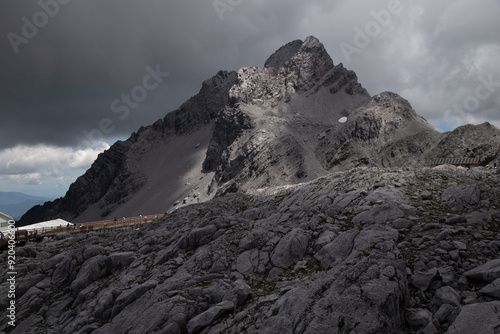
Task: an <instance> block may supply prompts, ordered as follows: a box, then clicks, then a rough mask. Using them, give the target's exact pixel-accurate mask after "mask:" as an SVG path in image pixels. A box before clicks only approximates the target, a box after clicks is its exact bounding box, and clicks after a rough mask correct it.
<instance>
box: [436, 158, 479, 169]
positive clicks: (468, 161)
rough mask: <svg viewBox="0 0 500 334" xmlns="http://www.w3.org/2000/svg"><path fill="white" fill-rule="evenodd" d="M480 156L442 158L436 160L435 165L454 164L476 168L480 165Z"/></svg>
mask: <svg viewBox="0 0 500 334" xmlns="http://www.w3.org/2000/svg"><path fill="white" fill-rule="evenodd" d="M480 162H481V160H480V159H479V158H442V159H436V160H434V162H433V164H434V166H439V165H453V166H457V167H465V168H474V167H477V166H479V163H480Z"/></svg>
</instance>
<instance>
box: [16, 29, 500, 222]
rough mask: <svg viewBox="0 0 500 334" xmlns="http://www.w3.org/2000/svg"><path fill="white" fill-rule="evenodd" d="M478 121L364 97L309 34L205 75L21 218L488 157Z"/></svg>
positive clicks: (120, 212) (164, 205)
mask: <svg viewBox="0 0 500 334" xmlns="http://www.w3.org/2000/svg"><path fill="white" fill-rule="evenodd" d="M481 126H482V127H484V128H485V129H484V131H475V130H474V131H473V129H476V128H477V127H473V128H470V129H469V128H468V127H464V131H462V130H457V131H454V132H451V133H449V134H441V133H440V132H439V131H437V130H436V129H435V128H434V127H433V126H432V125H430V124H429V123H428V122H427V121H426V120H425V119H423V118H422V117H420V116H419V115H418V114H417V113H416V112H415V110H413V108H412V107H411V105H410V103H409V102H408V101H407V100H405V99H404V98H402V97H401V96H399V95H397V94H395V93H392V92H383V93H380V94H377V95H375V96H373V97H371V96H370V95H369V94H368V92H367V91H366V90H365V89H364V88H363V87H362V85H361V84H360V83H359V82H358V78H357V76H356V73H354V71H352V70H348V69H346V68H345V67H344V66H343V64H341V63H340V64H337V65H335V64H334V63H333V61H332V59H331V57H330V56H329V54H328V52H327V51H326V49H325V47H324V46H323V44H322V43H321V42H320V41H319V40H318V39H317V38H315V37H313V36H309V37H307V38H306V39H305V40H304V41H302V40H295V41H292V42H290V43H288V44H286V45H284V46H282V47H281V48H279V49H278V50H277V51H276V52H274V53H273V54H272V55H271V56H270V57H269V59H268V60H267V61H266V62H265V65H264V67H263V68H258V67H243V68H241V69H240V70H239V71H238V72H234V71H219V72H218V73H217V74H216V75H215V76H213V77H212V78H210V79H208V80H205V81H204V82H203V83H202V86H201V89H200V91H199V93H198V94H196V95H195V96H193V97H192V98H190V99H189V100H188V101H186V102H185V103H183V104H182V105H181V106H180V107H179V108H178V109H177V110H175V111H173V112H170V113H168V114H167V115H166V116H165V117H164V118H163V119H160V120H158V121H157V122H155V123H154V124H152V125H150V126H146V127H141V128H140V129H139V131H137V132H136V133H133V134H132V135H131V136H130V138H129V139H128V140H127V141H125V142H119V143H116V144H115V145H113V146H112V148H111V149H110V150H108V151H106V152H105V153H103V154H101V155H100V156H99V157H98V159H97V160H96V162H95V163H94V164H93V165H92V167H91V168H90V169H89V170H88V171H87V172H86V173H85V174H84V175H83V176H81V177H80V178H79V179H78V180H77V181H76V182H75V183H74V184H73V185H72V186H71V187H70V190H69V191H68V193H67V194H66V196H65V197H64V198H62V199H59V200H57V201H54V202H51V203H47V204H45V205H44V206H43V207H37V208H34V209H32V210H30V212H28V213H27V215H26V216H25V217H23V219H22V221H23V222H26V223H32V222H37V221H40V220H48V219H52V218H59V217H60V218H64V219H68V220H74V221H91V220H100V219H103V218H110V217H111V218H112V217H115V216H116V217H122V216H134V215H139V214H146V213H158V212H164V211H165V210H167V211H170V210H171V209H173V208H176V207H177V205H178V204H179V203H181V205H182V204H186V205H187V204H190V203H196V202H198V201H200V202H201V201H206V200H210V199H212V198H213V197H214V196H219V195H224V194H227V193H231V192H245V191H252V190H255V189H259V188H265V187H271V186H283V185H290V184H297V183H301V182H306V181H311V180H314V179H316V178H318V177H321V176H324V175H327V174H329V173H331V172H332V171H336V170H345V169H349V168H351V167H358V166H379V167H388V166H389V167H398V166H402V165H405V166H411V165H415V164H417V163H418V164H422V163H425V164H429V161H432V159H434V158H440V157H447V156H449V155H453V156H452V157H455V156H457V155H458V156H463V155H466V156H471V155H474V154H480V155H481V156H485V157H487V160H488V161H492V160H493V159H496V158H498V157H499V156H500V152H498V147H499V145H498V140H500V136H498V137H495V140H494V141H493V142H491V140H490V139H491V137H493V136H496V132H495V131H493V130H495V129H496V128H494V127H491V126H488V125H481ZM481 126H479V127H481ZM493 128H494V129H493ZM492 129H493V130H492ZM465 130H467V131H465ZM496 130H497V129H496ZM458 131H462V132H460V134H459V132H458ZM486 134H488V135H486ZM464 137H467V139H464ZM488 140H490V142H491V143H488Z"/></svg>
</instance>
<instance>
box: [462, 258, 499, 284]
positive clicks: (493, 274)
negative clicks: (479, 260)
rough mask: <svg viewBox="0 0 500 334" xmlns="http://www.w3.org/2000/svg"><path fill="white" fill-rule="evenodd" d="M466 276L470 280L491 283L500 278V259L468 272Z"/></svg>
mask: <svg viewBox="0 0 500 334" xmlns="http://www.w3.org/2000/svg"><path fill="white" fill-rule="evenodd" d="M464 275H465V276H466V277H467V278H469V279H473V280H479V281H483V282H488V283H491V282H493V281H494V280H496V279H498V278H500V259H496V260H492V261H489V262H487V263H485V264H483V265H481V266H479V267H476V268H474V269H471V270H468V271H466V272H465V273H464Z"/></svg>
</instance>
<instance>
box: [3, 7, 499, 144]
mask: <svg viewBox="0 0 500 334" xmlns="http://www.w3.org/2000/svg"><path fill="white" fill-rule="evenodd" d="M55 1H56V0H41V2H36V1H29V2H28V1H19V0H3V1H2V3H1V4H0V6H1V11H0V16H1V17H0V37H2V39H1V42H0V62H1V64H2V66H1V67H0V108H1V113H2V120H1V131H0V149H3V148H8V147H13V146H15V145H18V144H26V145H35V144H39V143H42V144H47V145H55V146H74V147H76V146H77V145H78V144H79V143H80V142H81V141H82V140H84V139H85V136H84V134H83V133H84V132H89V131H92V130H93V129H99V126H100V122H101V121H102V120H103V119H109V120H110V121H111V122H112V126H113V131H111V132H109V133H107V134H105V135H106V137H107V138H116V137H127V136H128V135H130V133H131V132H133V131H135V130H137V129H138V128H139V126H141V125H148V124H151V123H152V122H154V121H155V120H156V119H158V118H161V117H163V116H164V115H165V114H166V113H167V112H168V111H171V110H174V109H175V108H177V107H178V106H179V105H180V104H181V103H182V102H184V101H185V100H186V99H187V98H189V97H190V96H192V95H194V94H195V93H196V92H197V91H198V89H199V88H200V87H201V83H202V81H203V80H205V79H207V78H209V77H211V76H212V75H214V74H215V73H216V72H217V71H218V70H219V69H223V70H238V69H239V68H240V67H242V66H252V65H256V66H262V65H263V63H264V61H265V59H266V58H267V57H268V56H269V55H270V54H271V53H272V52H274V51H275V50H276V49H277V48H279V47H280V46H281V45H283V44H285V43H287V42H289V41H291V40H294V39H297V38H301V39H304V38H305V37H306V36H308V35H315V36H317V37H318V38H319V39H320V40H321V41H322V42H323V43H324V44H325V46H326V48H327V50H328V51H329V52H330V54H331V55H332V58H333V59H334V62H335V63H339V62H343V63H344V65H346V66H347V67H348V68H350V69H354V70H355V71H356V73H357V74H358V77H359V79H360V81H361V83H362V84H363V85H364V86H365V87H367V88H368V90H369V92H370V93H371V94H376V93H379V92H381V91H384V90H393V91H395V92H397V93H399V94H401V95H403V97H405V98H407V99H409V100H410V102H412V104H413V106H414V107H415V109H417V112H419V113H420V114H422V115H423V116H424V117H426V118H428V119H429V120H430V121H432V122H434V123H435V124H437V123H439V122H440V121H443V115H444V113H445V112H446V111H447V110H448V109H449V108H452V107H453V104H452V103H451V102H450V101H456V103H461V101H463V100H464V99H465V98H466V97H467V96H468V95H470V94H473V93H474V88H475V85H477V80H478V79H477V75H473V74H471V73H472V72H473V68H474V67H478V66H479V67H480V69H479V72H480V73H481V75H483V76H487V75H489V74H493V75H494V77H495V80H497V81H500V73H499V72H498V66H496V65H497V64H498V60H495V58H494V57H495V56H496V57H497V58H498V52H495V51H494V49H492V48H493V47H494V46H498V45H499V37H498V33H497V32H498V28H499V24H498V22H499V21H498V19H497V17H498V14H499V10H498V7H499V5H498V2H495V1H493V0H491V1H488V0H485V1H484V2H481V6H479V5H475V4H472V2H470V1H442V2H437V3H432V4H430V3H429V2H424V1H417V0H413V1H401V6H402V7H403V10H402V11H401V13H398V14H397V15H392V17H391V18H390V22H389V24H387V26H382V27H381V29H380V33H379V34H377V36H374V37H373V38H372V39H371V41H370V44H369V45H368V46H367V47H364V48H362V49H360V52H359V54H354V55H353V56H352V59H346V55H345V52H342V49H341V48H340V45H341V43H342V42H345V43H350V44H353V43H354V38H355V28H356V27H359V28H360V29H364V28H365V27H366V25H367V23H368V22H370V21H374V17H373V14H371V13H372V12H373V11H375V12H379V11H381V10H386V9H387V8H388V6H389V4H390V3H391V1H393V0H374V1H368V0H357V1H326V0H325V1H319V0H318V1H309V2H304V1H295V0H293V1H292V0H288V1H285V0H274V1H263V0H255V1H250V0H240V1H235V0H233V1H227V0H220V1H219V2H222V3H225V4H232V5H227V6H229V7H226V8H230V10H227V11H225V12H223V13H222V20H221V13H220V12H219V13H218V12H217V11H216V9H215V8H214V1H212V0H209V1H205V0H204V1H201V0H198V1H185V0H176V1H158V0H145V1H130V0H129V1H127V0H125V1H124V0H109V1H102V0H99V1H98V0H87V1H77V0H72V1H69V0H65V1H63V0H59V1H60V4H59V6H58V7H59V8H58V12H57V13H56V14H54V16H53V17H49V20H48V22H47V24H45V25H43V26H42V27H40V28H39V29H38V30H39V31H38V33H37V34H36V36H34V37H33V38H28V42H27V43H26V44H19V45H18V49H19V50H18V52H17V53H16V52H15V50H14V49H15V48H14V47H13V45H12V43H11V41H9V38H8V33H11V32H12V33H15V34H18V35H20V36H22V27H23V24H24V23H25V21H23V20H24V19H23V18H26V19H27V20H29V21H31V22H33V19H34V17H33V15H36V14H37V13H38V12H40V11H41V10H42V8H41V5H40V3H43V4H51V3H52V4H53V3H57V2H55ZM65 2H67V4H62V3H65ZM52 9H53V10H54V7H52ZM38 19H40V17H39V18H38ZM492 50H493V51H492ZM488 61H491V63H492V64H490V65H488ZM157 66H159V68H160V69H161V71H164V72H168V73H169V75H168V77H165V78H164V80H163V82H162V83H161V85H159V86H158V87H156V88H155V89H154V90H151V91H148V92H147V93H148V96H147V98H145V99H144V101H141V102H140V103H138V106H137V108H134V109H131V110H130V114H129V116H128V117H126V118H125V119H123V120H122V119H120V118H119V116H120V114H117V113H113V111H112V108H111V104H112V102H113V101H115V100H116V99H120V97H121V96H122V94H130V93H131V90H132V89H133V88H134V87H137V86H140V85H142V83H143V80H144V78H145V76H146V75H148V71H147V68H148V67H149V68H156V67H157ZM499 91H500V89H499ZM497 95H498V94H497ZM492 96H493V94H492ZM481 102H483V101H481ZM497 106H498V103H497V102H496V101H495V100H492V99H489V100H488V101H484V103H482V104H481V106H480V107H478V108H477V109H476V110H474V111H473V112H467V113H465V114H464V115H460V117H459V118H458V119H460V120H461V121H462V122H463V121H468V120H470V121H472V120H474V119H477V120H481V119H484V118H491V121H493V122H494V123H495V122H496V123H495V124H497V125H498V124H499V123H498V119H499V116H498V113H495V108H496V107H497ZM455 119H457V118H456V117H455ZM454 125H456V124H454Z"/></svg>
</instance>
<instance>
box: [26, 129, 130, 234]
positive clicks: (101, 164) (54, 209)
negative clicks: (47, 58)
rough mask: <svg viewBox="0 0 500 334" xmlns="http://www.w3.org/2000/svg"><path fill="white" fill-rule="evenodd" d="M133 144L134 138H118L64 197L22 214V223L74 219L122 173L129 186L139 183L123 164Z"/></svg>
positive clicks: (95, 200) (104, 192)
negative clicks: (122, 140) (60, 218)
mask: <svg viewBox="0 0 500 334" xmlns="http://www.w3.org/2000/svg"><path fill="white" fill-rule="evenodd" d="M133 143H134V142H133V139H129V140H127V141H125V142H121V141H119V142H117V143H116V144H114V145H113V146H112V147H111V148H110V149H109V150H107V151H106V152H105V153H101V154H99V156H98V158H97V159H96V161H95V162H94V163H93V164H92V166H91V168H90V169H89V170H88V171H87V172H86V173H85V174H84V175H82V176H80V177H79V178H78V179H77V180H76V181H75V183H73V184H72V185H71V186H70V188H69V190H68V192H67V193H66V196H65V197H64V198H61V199H58V200H56V201H54V202H47V203H45V204H44V205H41V206H40V205H38V206H35V207H33V208H32V209H30V210H29V211H28V212H27V213H26V214H25V215H24V216H23V218H22V219H21V221H20V223H21V224H22V223H25V222H27V223H29V222H37V221H44V220H49V219H53V218H54V217H63V218H67V219H72V218H75V217H77V216H78V215H80V214H82V213H83V212H84V211H85V210H86V209H87V208H88V206H89V205H91V204H93V203H96V202H97V201H99V200H100V199H101V198H102V197H103V196H105V195H106V193H107V191H108V188H109V187H110V186H111V184H112V183H113V182H114V180H115V179H116V177H117V176H118V175H119V174H120V175H122V181H123V182H124V183H128V185H129V186H131V187H136V186H140V180H137V181H135V182H134V181H132V180H130V179H128V177H130V176H131V173H130V172H129V171H128V170H127V168H126V165H125V164H124V158H125V156H126V154H127V152H128V151H129V150H130V147H131V146H132V145H133Z"/></svg>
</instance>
